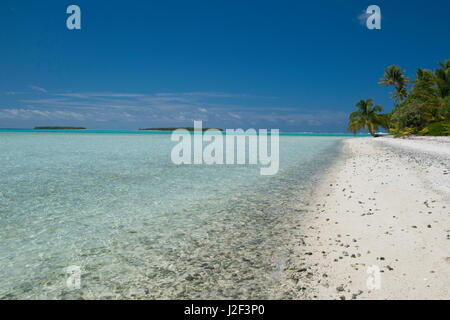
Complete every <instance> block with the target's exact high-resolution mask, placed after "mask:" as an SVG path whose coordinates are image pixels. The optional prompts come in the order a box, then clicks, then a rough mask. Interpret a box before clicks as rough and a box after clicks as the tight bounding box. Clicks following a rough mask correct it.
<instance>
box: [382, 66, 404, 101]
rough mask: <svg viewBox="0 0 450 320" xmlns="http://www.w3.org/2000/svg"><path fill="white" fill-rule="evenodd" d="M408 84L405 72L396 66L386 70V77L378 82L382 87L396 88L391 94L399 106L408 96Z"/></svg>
mask: <svg viewBox="0 0 450 320" xmlns="http://www.w3.org/2000/svg"><path fill="white" fill-rule="evenodd" d="M408 83H409V81H408V77H406V76H405V70H402V68H400V67H397V66H394V65H392V66H389V67H388V68H384V77H383V78H381V79H380V82H378V84H380V85H385V86H394V88H395V92H391V94H392V99H394V102H395V103H397V104H401V103H402V102H403V100H405V99H406V97H407V95H408V91H407V89H408Z"/></svg>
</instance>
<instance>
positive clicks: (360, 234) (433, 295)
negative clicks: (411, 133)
mask: <svg viewBox="0 0 450 320" xmlns="http://www.w3.org/2000/svg"><path fill="white" fill-rule="evenodd" d="M431 140H432V139H431ZM342 151H343V152H342V157H341V158H340V159H338V160H337V161H336V163H335V165H334V166H333V167H332V168H331V169H330V172H329V173H328V174H327V175H325V176H324V178H323V180H322V185H321V187H320V188H319V189H318V190H319V191H318V192H317V194H316V197H315V201H314V202H313V203H311V210H309V212H308V213H307V214H306V215H304V216H303V222H302V227H301V228H298V234H296V235H295V236H294V237H293V240H292V252H293V253H292V255H291V258H290V259H289V261H288V262H287V264H286V265H287V267H286V269H285V277H286V278H287V279H288V281H287V283H288V284H287V285H286V287H287V290H289V291H291V292H297V293H298V298H307V299H308V298H311V299H344V298H345V299H352V298H353V299H449V298H450V219H449V218H450V140H446V139H443V140H439V141H428V140H404V139H390V138H376V139H374V138H356V139H348V140H345V141H344V145H343V150H342ZM305 219H306V221H305ZM369 266H377V267H378V268H379V269H380V273H379V274H380V279H381V283H380V288H379V289H371V290H370V289H369V288H368V286H367V279H368V278H369V277H370V275H369V274H368V273H367V268H368V267H369ZM375 285H376V283H375ZM285 289H286V288H285Z"/></svg>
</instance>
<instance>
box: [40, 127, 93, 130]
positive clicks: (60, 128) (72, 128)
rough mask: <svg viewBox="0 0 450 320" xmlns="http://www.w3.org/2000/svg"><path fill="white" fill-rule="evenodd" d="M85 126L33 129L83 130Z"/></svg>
mask: <svg viewBox="0 0 450 320" xmlns="http://www.w3.org/2000/svg"><path fill="white" fill-rule="evenodd" d="M85 129H86V128H85V127H34V130H85Z"/></svg>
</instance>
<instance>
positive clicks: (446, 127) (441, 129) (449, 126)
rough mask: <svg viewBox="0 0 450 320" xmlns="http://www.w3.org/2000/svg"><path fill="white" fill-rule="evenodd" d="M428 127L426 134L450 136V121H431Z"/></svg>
mask: <svg viewBox="0 0 450 320" xmlns="http://www.w3.org/2000/svg"><path fill="white" fill-rule="evenodd" d="M426 129H427V130H426V131H427V133H426V135H429V136H449V135H450V121H441V122H434V123H431V124H430V125H429V126H428V127H427V128H426Z"/></svg>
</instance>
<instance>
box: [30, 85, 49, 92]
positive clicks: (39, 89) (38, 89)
mask: <svg viewBox="0 0 450 320" xmlns="http://www.w3.org/2000/svg"><path fill="white" fill-rule="evenodd" d="M30 88H31V89H33V90H34V91H39V92H44V93H47V90H46V89H44V88H41V87H38V86H33V85H31V86H30Z"/></svg>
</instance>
